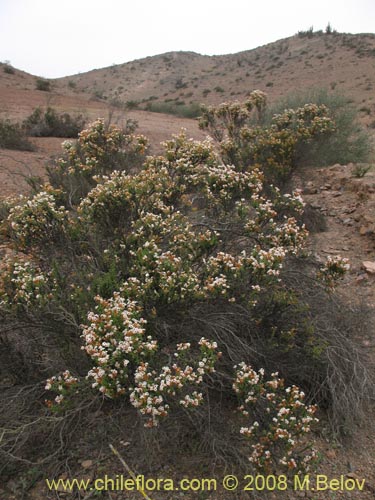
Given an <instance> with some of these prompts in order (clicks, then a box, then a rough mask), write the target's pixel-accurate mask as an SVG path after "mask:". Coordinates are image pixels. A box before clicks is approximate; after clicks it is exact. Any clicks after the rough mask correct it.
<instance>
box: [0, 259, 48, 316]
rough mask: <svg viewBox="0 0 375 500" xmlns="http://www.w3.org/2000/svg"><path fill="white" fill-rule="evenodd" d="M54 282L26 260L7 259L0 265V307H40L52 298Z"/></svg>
mask: <svg viewBox="0 0 375 500" xmlns="http://www.w3.org/2000/svg"><path fill="white" fill-rule="evenodd" d="M56 286H57V284H56V281H55V280H54V279H53V278H52V276H51V273H47V274H45V273H43V272H42V271H41V269H40V268H39V267H37V266H36V265H35V264H34V263H32V262H30V261H27V260H23V261H22V260H20V261H14V260H11V259H7V260H5V261H4V262H3V263H2V273H1V278H0V306H1V307H5V308H9V307H11V306H23V307H32V306H34V307H35V306H42V305H45V304H46V303H47V302H48V301H49V300H51V298H52V297H53V292H54V291H55V289H56Z"/></svg>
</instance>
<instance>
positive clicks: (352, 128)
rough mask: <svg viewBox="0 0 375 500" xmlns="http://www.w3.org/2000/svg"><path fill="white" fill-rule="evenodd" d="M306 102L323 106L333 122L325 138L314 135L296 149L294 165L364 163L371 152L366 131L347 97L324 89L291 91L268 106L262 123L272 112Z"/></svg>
mask: <svg viewBox="0 0 375 500" xmlns="http://www.w3.org/2000/svg"><path fill="white" fill-rule="evenodd" d="M306 102H309V103H313V104H316V105H317V106H326V107H327V108H328V109H329V113H330V116H331V117H332V119H333V121H334V123H335V131H334V132H333V133H332V134H331V135H330V137H329V138H327V137H323V136H322V137H321V139H319V138H316V139H314V141H311V142H309V143H305V144H303V145H301V147H299V148H298V151H297V152H296V156H295V160H296V162H297V163H298V164H304V165H311V166H324V165H333V164H334V163H341V164H345V163H348V162H354V163H357V162H367V161H369V158H370V156H371V154H372V152H373V144H372V140H371V136H370V134H369V133H368V132H367V131H366V130H364V129H363V128H362V127H361V126H360V124H359V123H358V120H357V117H356V111H355V109H354V107H353V106H352V105H351V103H350V101H349V99H347V98H345V97H342V96H340V95H338V94H335V93H330V92H328V91H326V90H324V89H312V90H310V91H307V92H301V93H293V94H292V95H290V96H288V97H286V98H284V99H282V100H281V101H280V102H278V103H276V104H275V105H273V106H271V107H270V109H269V110H268V112H267V116H266V121H265V123H270V122H271V120H272V116H273V115H274V114H275V113H282V112H283V110H285V109H291V108H292V109H295V108H298V107H300V106H302V105H303V104H304V103H306Z"/></svg>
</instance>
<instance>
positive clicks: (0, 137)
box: [0, 120, 35, 151]
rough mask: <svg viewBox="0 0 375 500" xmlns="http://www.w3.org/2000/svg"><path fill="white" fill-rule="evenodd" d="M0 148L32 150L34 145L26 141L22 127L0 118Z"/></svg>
mask: <svg viewBox="0 0 375 500" xmlns="http://www.w3.org/2000/svg"><path fill="white" fill-rule="evenodd" d="M0 148H7V149H18V150H20V151H34V150H35V146H34V145H33V144H31V142H30V141H28V139H27V137H26V135H25V131H24V129H23V128H22V127H21V126H20V125H19V124H18V123H12V122H11V121H10V120H0Z"/></svg>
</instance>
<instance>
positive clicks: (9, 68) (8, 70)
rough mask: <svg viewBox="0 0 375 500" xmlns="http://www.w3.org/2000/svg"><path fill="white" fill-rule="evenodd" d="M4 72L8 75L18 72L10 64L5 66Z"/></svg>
mask: <svg viewBox="0 0 375 500" xmlns="http://www.w3.org/2000/svg"><path fill="white" fill-rule="evenodd" d="M3 71H4V73H6V74H7V75H14V73H15V72H16V71H15V69H14V68H13V67H12V66H11V65H10V64H4V65H3Z"/></svg>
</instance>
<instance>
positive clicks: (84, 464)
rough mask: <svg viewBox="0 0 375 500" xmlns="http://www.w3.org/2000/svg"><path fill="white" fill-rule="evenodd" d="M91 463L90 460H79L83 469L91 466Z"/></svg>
mask: <svg viewBox="0 0 375 500" xmlns="http://www.w3.org/2000/svg"><path fill="white" fill-rule="evenodd" d="M92 464H93V461H92V460H83V461H82V462H81V465H82V467H83V468H84V469H89V468H90V467H92Z"/></svg>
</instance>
